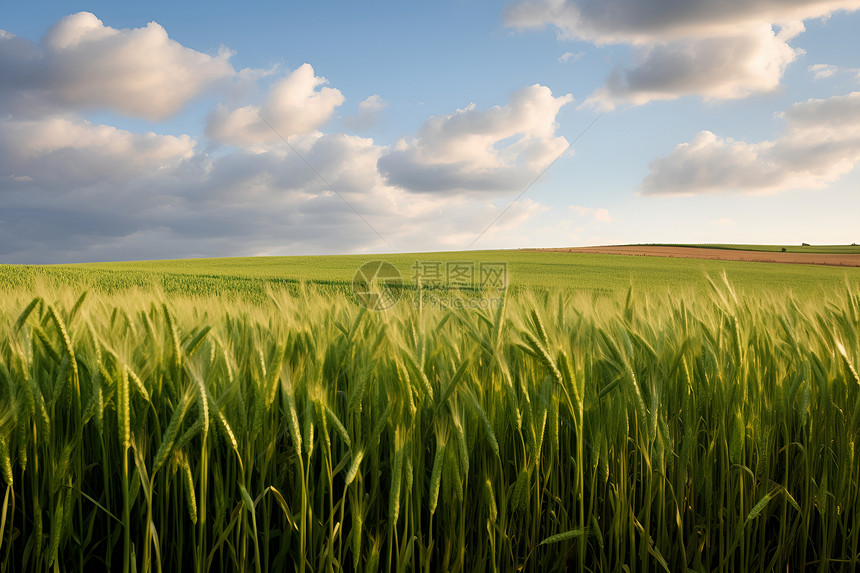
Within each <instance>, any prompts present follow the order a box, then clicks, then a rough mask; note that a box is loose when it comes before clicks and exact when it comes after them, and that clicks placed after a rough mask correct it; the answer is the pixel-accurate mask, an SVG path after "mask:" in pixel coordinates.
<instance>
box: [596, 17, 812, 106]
mask: <svg viewBox="0 0 860 573" xmlns="http://www.w3.org/2000/svg"><path fill="white" fill-rule="evenodd" d="M636 54H637V55H636V62H635V63H634V65H633V66H632V67H630V68H621V67H618V68H615V69H614V70H613V71H612V72H611V73H610V75H609V77H608V78H607V79H606V83H605V84H604V85H603V86H601V87H600V88H598V89H597V90H596V91H595V92H594V93H593V94H592V95H591V96H589V97H588V99H587V100H586V102H585V105H591V106H594V107H597V108H601V109H613V108H614V107H615V106H617V105H619V104H624V103H632V104H634V105H641V104H645V103H648V102H650V101H655V100H672V99H677V98H679V97H682V96H685V95H699V96H702V97H703V98H705V99H712V100H718V99H737V98H742V97H746V96H748V95H750V94H753V93H757V92H767V91H771V90H774V89H776V88H777V87H779V83H780V80H781V79H782V76H783V73H784V72H785V69H786V67H787V66H788V65H789V64H790V63H792V62H793V61H794V60H795V59H796V57H797V54H798V53H797V51H796V50H794V49H792V48H791V46H789V45H788V43H787V42H786V41H785V40H783V39H781V38H780V37H779V35H778V34H776V33H774V32H773V30H772V29H771V27H770V26H768V25H764V26H760V27H758V28H757V29H755V30H750V31H749V32H748V33H746V34H739V35H736V36H730V37H724V38H706V39H696V40H689V39H687V40H678V41H675V42H669V43H666V44H656V45H653V46H647V47H640V48H638V49H637V50H636Z"/></svg>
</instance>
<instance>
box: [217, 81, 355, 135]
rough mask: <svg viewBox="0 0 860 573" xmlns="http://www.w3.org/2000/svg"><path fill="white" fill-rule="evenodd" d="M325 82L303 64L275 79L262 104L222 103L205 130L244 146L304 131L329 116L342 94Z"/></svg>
mask: <svg viewBox="0 0 860 573" xmlns="http://www.w3.org/2000/svg"><path fill="white" fill-rule="evenodd" d="M327 83H328V82H327V81H326V79H325V78H322V77H318V76H316V75H314V69H313V67H312V66H311V65H310V64H303V65H301V66H300V67H298V68H297V69H296V70H294V71H293V72H291V73H290V74H288V75H287V76H286V77H284V78H282V79H280V80H278V81H277V82H275V84H274V85H273V86H272V87H271V89H270V90H269V93H268V96H267V97H266V100H265V101H264V102H263V104H262V105H259V106H257V105H246V106H244V107H240V108H237V109H233V110H231V109H228V108H227V107H226V106H224V105H219V106H218V108H217V109H216V110H215V111H214V112H213V113H212V114H210V116H209V120H208V125H207V127H206V134H207V135H208V136H209V137H210V138H212V139H214V140H216V141H220V142H222V143H229V144H231V145H236V146H239V147H247V146H253V145H259V144H265V143H268V142H272V141H278V140H280V138H281V137H285V138H289V137H292V136H296V135H307V134H309V133H313V132H314V131H315V130H317V129H319V128H320V127H322V126H323V125H325V124H326V123H328V121H329V119H331V116H332V114H333V113H334V110H335V108H336V107H338V106H339V105H341V104H342V103H343V102H344V101H345V98H344V96H343V94H342V93H341V92H340V91H339V90H337V89H335V88H328V87H322V86H324V85H325V84H327Z"/></svg>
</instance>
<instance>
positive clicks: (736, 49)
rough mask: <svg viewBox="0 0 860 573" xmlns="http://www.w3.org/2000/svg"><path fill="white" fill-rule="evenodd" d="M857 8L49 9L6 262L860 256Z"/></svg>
mask: <svg viewBox="0 0 860 573" xmlns="http://www.w3.org/2000/svg"><path fill="white" fill-rule="evenodd" d="M858 29H860V0H722V1H720V2H715V1H713V0H517V1H513V2H507V3H505V2H486V1H478V0H440V1H438V2H432V3H415V2H402V1H400V2H389V1H383V0H379V1H374V2H337V1H333V0H332V1H326V2H311V1H301V2H293V1H284V2H279V3H269V2H254V1H252V2H245V3H242V4H241V5H240V4H238V3H234V2H230V3H225V2H207V3H205V4H203V3H194V2H187V3H178V2H147V3H129V2H32V3H24V2H20V3H12V4H9V3H7V4H6V5H5V6H4V8H3V11H2V15H0V263H65V262H88V261H112V260H142V259H172V258H190V257H221V256H258V255H305V254H350V253H379V254H384V253H388V252H422V251H444V250H465V249H495V248H525V247H569V246H585V245H602V244H628V243H667V242H673V243H766V244H800V243H801V242H807V243H812V244H850V243H854V242H860V169H856V168H855V167H856V164H857V163H858V161H860V34H858V33H857V30H858Z"/></svg>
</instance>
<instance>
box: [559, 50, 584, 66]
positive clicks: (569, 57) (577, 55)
mask: <svg viewBox="0 0 860 573" xmlns="http://www.w3.org/2000/svg"><path fill="white" fill-rule="evenodd" d="M584 55H585V52H565V53H563V54H562V55H561V56H560V57H559V58H558V61H559V62H561V63H562V64H564V63H567V62H571V63H572V62H576V61H579V60H580V59H581V58H582V56H584Z"/></svg>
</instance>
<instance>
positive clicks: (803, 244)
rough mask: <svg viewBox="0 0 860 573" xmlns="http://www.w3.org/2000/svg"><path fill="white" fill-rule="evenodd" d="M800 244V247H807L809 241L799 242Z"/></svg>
mask: <svg viewBox="0 0 860 573" xmlns="http://www.w3.org/2000/svg"><path fill="white" fill-rule="evenodd" d="M800 246H801V247H808V246H809V243H800Z"/></svg>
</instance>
